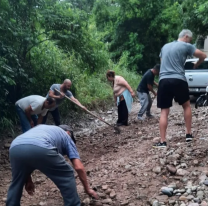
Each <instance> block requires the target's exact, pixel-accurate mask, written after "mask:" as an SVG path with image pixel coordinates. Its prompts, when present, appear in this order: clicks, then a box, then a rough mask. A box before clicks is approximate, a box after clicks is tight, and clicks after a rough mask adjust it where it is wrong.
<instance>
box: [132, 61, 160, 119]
mask: <svg viewBox="0 0 208 206" xmlns="http://www.w3.org/2000/svg"><path fill="white" fill-rule="evenodd" d="M159 72H160V65H159V64H156V65H155V66H154V67H153V68H152V69H149V70H147V72H146V73H145V74H144V76H143V77H142V80H141V82H140V84H139V86H138V88H137V95H138V98H139V101H140V104H141V108H140V110H139V113H138V116H137V119H136V122H138V121H143V120H144V119H143V117H142V116H143V114H144V113H145V112H146V116H147V117H149V118H151V117H153V115H152V114H151V112H150V109H151V107H152V99H151V97H150V94H149V92H152V93H153V94H154V96H156V95H157V93H156V92H155V91H154V90H153V84H154V85H156V86H158V84H157V83H156V82H155V81H154V79H155V76H156V75H158V74H159Z"/></svg>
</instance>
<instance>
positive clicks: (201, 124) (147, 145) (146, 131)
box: [0, 101, 208, 206]
mask: <svg viewBox="0 0 208 206" xmlns="http://www.w3.org/2000/svg"><path fill="white" fill-rule="evenodd" d="M139 107H140V106H139V104H138V103H135V104H134V107H133V111H132V113H131V115H130V121H129V122H130V125H129V126H127V127H121V134H115V133H114V130H113V128H111V127H104V124H102V123H100V122H99V121H98V120H95V119H94V118H92V117H90V116H85V117H84V118H87V121H83V120H82V121H80V122H78V123H75V124H74V125H73V126H74V128H75V133H76V138H77V148H78V151H79V154H80V157H81V160H82V162H83V163H84V166H85V168H86V171H87V174H88V180H89V181H90V184H91V186H92V187H93V188H94V189H96V190H97V192H98V194H99V196H100V200H98V201H94V200H92V199H90V198H88V196H87V195H86V194H85V193H84V191H83V187H82V185H81V183H80V181H79V179H78V178H77V174H76V173H75V177H76V180H77V189H78V193H79V195H80V198H81V200H82V202H84V203H83V205H103V206H107V205H115V206H120V205H129V206H143V205H144V206H147V205H155V206H157V205H158V206H159V205H174V206H179V205H180V206H181V205H182V206H183V205H184V206H185V205H190V204H192V203H193V202H195V203H196V204H198V205H199V204H200V203H201V202H202V201H205V203H206V202H208V201H207V198H208V191H207V188H208V187H207V186H205V185H204V184H203V182H204V181H205V180H206V178H207V176H206V175H208V156H207V152H208V127H207V125H208V124H207V121H208V119H207V111H206V108H199V109H197V110H196V109H195V108H194V104H192V107H193V134H194V135H195V138H194V141H193V142H192V143H186V142H185V127H184V120H183V112H182V108H181V107H179V106H178V105H177V104H176V103H174V106H173V107H172V109H171V112H170V118H169V127H168V131H167V138H168V147H167V148H166V149H154V148H152V145H153V143H154V142H155V141H158V138H159V116H160V110H159V109H157V108H156V101H154V104H153V107H152V111H153V113H154V115H155V118H154V119H145V122H143V123H142V124H141V123H134V120H135V118H136V115H137V112H138V110H139ZM99 115H100V116H102V117H103V118H105V120H106V121H108V122H111V123H112V122H115V120H116V109H115V108H113V109H112V110H110V111H107V112H100V114H99ZM85 120H86V119H85ZM95 125H96V126H95ZM78 128H79V129H78ZM11 141H12V138H11V137H6V138H5V139H4V141H2V142H1V150H0V205H5V200H6V195H7V190H8V187H9V184H10V181H11V168H10V165H9V159H8V145H7V144H8V143H10V142H11ZM167 166H171V167H172V169H173V170H177V172H176V173H175V172H174V171H172V172H170V169H169V170H168V169H167ZM179 170H180V171H182V172H183V173H182V174H181V173H180V172H179ZM32 176H33V181H34V182H35V187H36V190H35V195H34V196H29V195H28V194H27V193H26V192H25V191H24V192H23V196H22V203H21V205H22V206H38V205H48V206H62V205H63V202H62V198H61V195H60V192H59V190H58V189H57V188H56V186H55V185H54V184H53V183H52V182H51V181H50V179H48V178H47V177H45V176H44V175H43V174H41V173H40V172H39V171H35V172H34V173H33V175H32ZM170 184H172V185H175V186H174V191H176V189H181V191H179V192H177V191H176V192H174V195H172V196H171V197H168V196H167V195H164V194H162V193H161V192H160V189H161V187H164V186H168V185H170ZM188 186H190V188H192V189H193V187H196V188H197V189H196V190H194V189H193V190H192V189H190V191H191V192H190V193H188V191H187V188H188ZM184 188H185V190H186V191H185V192H184V191H182V190H183V189H184ZM198 191H203V194H202V197H200V198H199V195H198ZM200 194H201V193H200ZM181 196H184V198H181ZM188 196H192V198H191V197H190V198H188ZM194 198H195V199H194ZM197 198H198V200H196V199H197ZM197 201H198V202H197ZM205 203H204V204H205Z"/></svg>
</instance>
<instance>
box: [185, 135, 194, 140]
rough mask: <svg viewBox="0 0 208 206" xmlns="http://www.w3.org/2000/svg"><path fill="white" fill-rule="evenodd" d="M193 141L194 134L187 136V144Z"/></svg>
mask: <svg viewBox="0 0 208 206" xmlns="http://www.w3.org/2000/svg"><path fill="white" fill-rule="evenodd" d="M192 140H193V136H192V134H186V142H191V141H192Z"/></svg>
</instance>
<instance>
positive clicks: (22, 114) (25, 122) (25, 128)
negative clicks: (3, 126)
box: [15, 105, 38, 133]
mask: <svg viewBox="0 0 208 206" xmlns="http://www.w3.org/2000/svg"><path fill="white" fill-rule="evenodd" d="M15 108H16V111H17V114H18V116H19V118H20V124H21V127H22V132H23V133H25V132H27V131H28V130H29V129H31V125H30V122H29V121H28V119H27V116H26V115H25V112H24V111H23V110H22V109H21V108H20V107H19V106H18V105H15ZM31 118H32V120H33V122H34V125H37V120H38V116H37V115H31Z"/></svg>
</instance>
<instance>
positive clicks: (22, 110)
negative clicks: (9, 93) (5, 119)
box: [15, 95, 55, 133]
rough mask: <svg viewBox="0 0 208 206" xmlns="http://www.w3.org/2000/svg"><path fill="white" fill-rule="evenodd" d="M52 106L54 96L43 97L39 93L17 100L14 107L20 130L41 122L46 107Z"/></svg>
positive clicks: (26, 129)
mask: <svg viewBox="0 0 208 206" xmlns="http://www.w3.org/2000/svg"><path fill="white" fill-rule="evenodd" d="M54 106H55V99H54V98H51V97H47V98H45V97H42V96H40V95H30V96H27V97H24V98H22V99H20V100H18V101H17V102H16V103H15V107H16V111H17V114H18V116H19V118H20V123H21V127H22V132H23V133H24V132H26V131H28V130H29V129H30V128H32V127H34V126H36V125H37V124H41V123H42V121H43V116H45V115H46V113H47V111H48V109H50V108H52V107H54Z"/></svg>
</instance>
